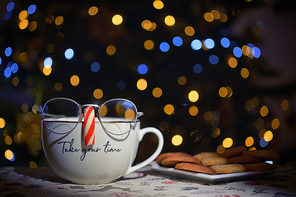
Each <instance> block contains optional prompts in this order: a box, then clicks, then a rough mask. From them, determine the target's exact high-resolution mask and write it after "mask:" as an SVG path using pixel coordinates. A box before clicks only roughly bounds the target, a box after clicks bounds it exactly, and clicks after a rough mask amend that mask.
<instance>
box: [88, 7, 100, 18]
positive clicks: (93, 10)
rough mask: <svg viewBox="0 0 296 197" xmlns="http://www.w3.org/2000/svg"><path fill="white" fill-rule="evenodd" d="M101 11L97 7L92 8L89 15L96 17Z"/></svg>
mask: <svg viewBox="0 0 296 197" xmlns="http://www.w3.org/2000/svg"><path fill="white" fill-rule="evenodd" d="M98 11H99V9H98V8H97V7H96V6H92V7H90V8H89V9H88V14H89V15H90V16H95V15H96V14H97V13H98Z"/></svg>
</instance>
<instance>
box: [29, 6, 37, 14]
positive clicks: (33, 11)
mask: <svg viewBox="0 0 296 197" xmlns="http://www.w3.org/2000/svg"><path fill="white" fill-rule="evenodd" d="M27 11H28V14H34V13H35V11H36V5H34V4H32V5H30V6H29V7H28V10H27Z"/></svg>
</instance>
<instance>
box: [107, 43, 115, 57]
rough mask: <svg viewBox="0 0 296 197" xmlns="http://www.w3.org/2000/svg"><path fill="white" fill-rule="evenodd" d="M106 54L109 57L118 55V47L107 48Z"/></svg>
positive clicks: (110, 46)
mask: <svg viewBox="0 0 296 197" xmlns="http://www.w3.org/2000/svg"><path fill="white" fill-rule="evenodd" d="M106 53H107V55H109V56H112V55H114V54H115V53H116V47H115V46H114V45H109V46H108V47H107V48H106Z"/></svg>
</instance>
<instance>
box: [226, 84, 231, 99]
mask: <svg viewBox="0 0 296 197" xmlns="http://www.w3.org/2000/svg"><path fill="white" fill-rule="evenodd" d="M226 89H227V96H226V97H227V98H230V97H231V96H232V95H233V90H232V88H231V87H229V86H226Z"/></svg>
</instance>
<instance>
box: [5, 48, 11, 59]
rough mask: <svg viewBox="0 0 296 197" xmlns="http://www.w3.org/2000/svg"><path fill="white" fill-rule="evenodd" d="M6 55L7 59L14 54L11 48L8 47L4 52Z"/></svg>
mask: <svg viewBox="0 0 296 197" xmlns="http://www.w3.org/2000/svg"><path fill="white" fill-rule="evenodd" d="M4 54H5V55H6V57H9V56H10V55H11V54H12V49H11V47H7V48H6V49H5V51H4Z"/></svg>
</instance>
